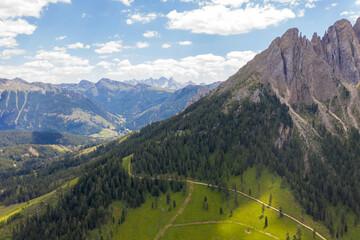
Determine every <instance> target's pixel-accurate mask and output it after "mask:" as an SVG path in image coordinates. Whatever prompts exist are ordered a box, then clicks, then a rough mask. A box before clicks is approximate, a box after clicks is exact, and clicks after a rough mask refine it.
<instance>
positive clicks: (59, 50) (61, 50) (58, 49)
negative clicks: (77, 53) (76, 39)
mask: <svg viewBox="0 0 360 240" xmlns="http://www.w3.org/2000/svg"><path fill="white" fill-rule="evenodd" d="M54 51H58V52H66V48H64V47H54Z"/></svg>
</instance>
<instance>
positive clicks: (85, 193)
mask: <svg viewBox="0 0 360 240" xmlns="http://www.w3.org/2000/svg"><path fill="white" fill-rule="evenodd" d="M359 24H360V21H358V23H357V24H356V25H355V26H354V27H352V26H351V24H350V23H349V22H347V21H346V20H341V21H339V22H336V23H335V25H334V26H332V27H330V28H329V31H328V33H326V34H325V36H324V38H323V39H322V40H319V39H318V38H316V37H315V38H313V40H312V41H309V40H307V39H306V38H305V37H302V36H299V34H298V30H296V29H291V30H289V31H287V32H286V33H285V34H284V35H283V36H282V37H281V38H277V39H275V40H274V41H273V43H272V44H271V45H270V47H269V49H267V50H265V51H264V52H262V53H260V54H258V55H257V56H256V57H255V58H254V60H252V61H251V62H249V63H248V64H247V65H246V66H244V67H243V68H241V69H240V70H239V71H238V72H237V73H236V74H235V75H233V76H232V77H230V78H229V80H227V81H226V82H224V83H222V84H221V85H220V86H219V87H218V88H217V89H216V90H215V91H214V92H212V93H211V94H210V95H208V96H207V97H204V98H202V99H201V100H199V101H198V102H196V103H194V104H192V105H191V106H190V107H188V108H187V109H185V110H184V111H183V112H181V113H180V114H178V115H176V116H173V117H171V118H169V119H167V120H164V121H161V122H156V123H153V124H150V125H148V126H147V127H145V128H143V129H141V130H140V131H139V132H135V133H133V134H132V135H131V136H129V137H128V138H127V139H126V140H124V141H122V142H121V143H119V142H115V141H114V142H112V143H111V144H108V145H105V146H104V147H103V148H105V149H106V150H104V149H103V150H102V151H99V152H98V155H94V156H93V157H94V160H93V161H92V162H91V164H89V165H86V167H84V173H83V174H81V176H80V178H79V180H78V183H77V184H76V185H75V187H74V188H73V189H72V190H71V191H69V192H68V193H66V194H65V195H64V196H63V197H62V198H61V199H60V200H59V201H58V202H57V204H56V205H55V206H52V207H50V206H49V207H48V208H47V209H46V211H45V213H44V214H41V215H35V216H33V217H31V218H30V219H29V220H28V221H27V222H26V223H25V222H23V225H22V226H21V227H19V228H18V229H15V230H14V232H13V236H14V238H15V239H35V238H36V239H48V238H56V237H58V238H59V239H83V238H87V237H88V236H89V234H90V233H91V232H92V231H95V229H96V228H98V229H100V230H98V231H97V232H98V233H99V234H101V231H102V230H101V227H99V226H101V225H103V224H105V223H107V222H108V223H109V222H111V221H112V222H113V223H114V222H115V218H112V215H111V214H112V211H111V210H112V205H111V204H112V203H114V202H117V201H120V202H121V203H122V204H124V205H125V207H123V209H126V206H127V207H128V208H136V207H140V206H141V204H142V203H144V201H145V200H146V199H147V197H146V196H149V195H150V194H151V195H152V196H153V197H159V196H161V194H162V193H166V192H167V191H168V189H169V188H171V189H172V190H173V191H174V192H176V191H180V190H181V189H183V188H184V186H185V184H184V178H187V179H194V180H197V181H202V182H204V183H205V184H206V183H208V184H209V187H210V186H213V185H216V186H218V190H219V192H223V194H224V199H227V198H228V194H229V193H228V191H227V189H228V188H229V187H230V186H229V184H231V182H229V181H230V179H236V180H239V182H241V184H244V182H243V176H244V175H245V174H246V173H247V171H248V170H249V169H250V168H255V169H256V170H255V171H256V173H255V175H256V180H255V181H257V180H258V179H261V174H262V173H263V170H264V169H268V170H269V171H270V172H271V173H272V174H273V175H274V176H276V177H277V178H281V179H282V181H283V185H284V188H285V187H288V188H287V189H286V192H288V193H289V192H291V196H293V199H292V201H294V202H295V204H300V205H299V207H298V208H301V209H303V211H304V213H302V214H301V215H302V218H304V214H308V215H310V216H312V218H313V220H315V221H318V222H319V223H321V224H323V225H325V226H326V228H327V234H328V235H329V236H331V237H333V238H341V239H351V238H353V236H358V234H359V232H360V231H359V216H360V186H359V182H360V161H359V160H360V150H359V147H358V146H359V145H360V134H359V132H358V130H357V117H356V111H357V110H356V106H357V104H360V102H358V100H357V99H358V95H357V91H358V90H357V88H356V85H357V83H358V82H357V81H358V80H357V79H358V78H357V76H358V72H357V71H358V70H357V68H356V66H357V54H358V50H356V49H358V48H359V46H360V44H359V40H358V38H357V34H355V33H356V29H358V27H357V26H358V25H359ZM314 39H315V40H314ZM316 39H318V40H319V41H320V43H321V44H320V43H319V41H317V40H316ZM316 43H319V44H320V45H319V44H316ZM349 44H350V45H349ZM346 46H349V47H350V49H348V48H346ZM321 49H322V50H321ZM351 49H352V50H351ZM349 54H350V55H349ZM334 59H339V60H340V59H341V61H337V60H336V61H335V60H334ZM354 66H355V68H354ZM354 109H355V110H354ZM337 114H338V115H337ZM126 161H127V162H126ZM124 163H125V164H124ZM124 166H125V167H126V168H129V167H130V172H131V174H133V176H132V175H130V174H129V172H128V171H125V168H124ZM235 182H236V181H235ZM247 184H249V183H247ZM251 184H252V185H255V186H256V185H257V186H258V190H257V192H260V191H261V189H260V183H259V182H258V183H255V182H254V183H251ZM175 186H176V187H175ZM242 187H243V186H239V188H240V189H241V188H242ZM235 189H236V186H235ZM268 190H269V189H268ZM5 193H6V191H5ZM289 194H290V193H289ZM249 195H251V189H250V190H249ZM271 196H272V195H270V199H269V202H270V204H271ZM287 196H288V195H287ZM155 199H157V198H155ZM235 199H236V198H235ZM224 201H225V200H224ZM206 206H207V198H206V196H205V199H204V200H203V208H205V209H206ZM217 207H218V206H217ZM170 210H171V209H169V211H170ZM123 211H125V210H123ZM220 212H221V210H220ZM231 214H232V211H231ZM125 215H126V214H125V213H124V218H121V219H120V220H121V221H120V222H119V224H122V223H123V221H122V220H125V219H126V217H125ZM263 217H264V216H263ZM280 217H281V216H280ZM280 217H279V218H280ZM265 219H266V223H265V226H264V229H265V228H266V227H267V218H265ZM125 221H126V220H125ZM350 221H351V222H350ZM314 228H315V226H314ZM349 232H351V233H352V234H354V235H349V234H350V233H349ZM101 236H102V235H101ZM288 236H289V234H288ZM297 236H298V237H299V238H301V230H300V234H298V235H297ZM297 236H295V238H296V237H297ZM285 237H286V235H285V232H284V233H283V235H281V236H280V235H279V236H277V238H285ZM315 237H316V234H314V238H315ZM275 239H276V238H275ZM296 239H297V238H296Z"/></svg>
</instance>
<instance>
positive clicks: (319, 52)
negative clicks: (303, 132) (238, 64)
mask: <svg viewBox="0 0 360 240" xmlns="http://www.w3.org/2000/svg"><path fill="white" fill-rule="evenodd" d="M359 36H360V19H358V20H357V21H356V23H355V24H354V26H352V25H351V23H350V22H349V21H348V20H339V21H337V22H335V23H334V25H333V26H331V27H329V28H328V30H327V31H326V32H325V34H324V35H323V37H320V36H318V34H316V33H315V34H314V35H313V36H312V38H311V40H309V39H307V38H306V37H305V36H303V35H302V34H301V33H300V32H299V30H298V29H296V28H292V29H289V30H287V31H286V32H285V33H284V34H283V35H282V36H281V37H278V38H276V39H274V40H273V41H272V43H271V44H270V46H269V48H268V49H266V50H265V51H263V52H261V53H259V54H258V55H256V56H255V58H254V59H253V60H251V61H250V62H248V63H247V64H246V65H245V66H244V67H242V68H241V69H240V70H239V71H238V72H237V73H236V74H234V75H233V76H231V77H230V78H229V80H228V81H226V82H224V83H222V84H221V85H220V87H219V88H218V89H217V90H216V91H215V92H214V93H213V94H217V93H222V92H225V91H228V90H229V91H230V92H232V94H233V95H232V96H233V99H234V100H241V99H243V98H245V97H250V96H252V95H253V94H254V92H252V91H253V90H254V88H251V87H249V86H252V85H253V84H254V83H255V84H256V83H259V82H260V83H262V84H263V85H264V86H266V87H267V88H269V89H270V90H271V91H272V92H273V93H275V94H276V95H277V96H278V97H279V99H280V100H281V101H282V102H283V103H285V104H287V105H288V106H289V107H290V108H291V109H292V110H294V111H292V113H293V115H292V116H293V117H294V119H295V120H296V119H297V120H298V122H305V120H304V121H303V119H301V118H299V114H295V113H296V112H297V113H300V111H301V110H300V109H302V104H305V105H313V104H316V105H318V111H317V112H316V113H315V115H316V116H315V117H316V118H317V119H318V122H319V123H320V122H321V123H323V124H324V125H325V126H326V127H327V128H328V129H329V130H330V131H332V132H335V131H338V130H335V129H343V130H344V131H345V132H346V131H347V130H348V129H350V127H352V126H353V127H356V128H360V127H359V126H360V94H359V91H360V88H359V87H358V86H360V43H359V41H360V40H359V39H360V38H359ZM254 99H256V98H254ZM299 119H300V120H299ZM338 132H340V131H338Z"/></svg>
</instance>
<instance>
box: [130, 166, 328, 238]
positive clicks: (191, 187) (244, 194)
mask: <svg viewBox="0 0 360 240" xmlns="http://www.w3.org/2000/svg"><path fill="white" fill-rule="evenodd" d="M130 166H131V160H130V161H129V168H128V172H129V175H130V176H133V177H135V176H134V175H132V174H131V171H130ZM140 178H141V177H140ZM169 180H171V179H169ZM186 181H187V182H188V183H190V190H189V193H188V196H187V197H186V199H185V201H184V203H183V205H182V206H181V208H180V209H179V210H178V212H177V213H176V215H175V216H174V217H173V218H172V219H171V220H170V221H169V222H168V224H166V225H165V226H164V227H163V228H162V229H161V230H160V231H159V232H158V234H157V235H156V236H155V238H154V240H158V239H159V238H160V237H161V236H162V235H163V234H164V233H165V231H166V230H167V229H168V228H169V227H171V226H177V225H173V222H174V221H175V219H176V218H177V217H178V216H179V215H180V214H182V212H183V211H184V209H185V207H186V206H187V205H188V203H189V201H190V199H191V195H192V193H193V190H194V185H201V186H208V183H204V182H197V181H192V180H186ZM212 186H213V187H215V188H217V187H218V186H216V185H212ZM228 190H229V191H232V192H236V193H238V194H241V195H243V196H244V197H247V198H249V199H251V200H253V201H255V202H258V203H260V204H261V205H264V206H266V207H267V208H269V209H271V210H273V211H276V212H280V210H279V209H277V208H274V207H273V206H271V205H269V204H267V203H265V202H263V201H261V200H259V199H257V198H254V197H252V196H250V195H248V194H246V193H244V192H241V191H239V190H234V189H232V188H228ZM283 215H284V216H285V217H287V218H290V219H291V220H293V221H294V222H296V223H297V224H299V225H300V226H302V227H304V228H306V229H308V230H310V231H312V232H313V231H315V229H313V228H312V227H310V226H308V225H306V224H304V223H302V222H301V221H299V220H298V219H296V218H294V217H293V216H291V215H289V214H287V213H285V212H283ZM316 235H317V236H318V237H319V238H321V239H322V240H327V239H326V238H325V237H324V236H322V235H321V234H320V233H318V232H316Z"/></svg>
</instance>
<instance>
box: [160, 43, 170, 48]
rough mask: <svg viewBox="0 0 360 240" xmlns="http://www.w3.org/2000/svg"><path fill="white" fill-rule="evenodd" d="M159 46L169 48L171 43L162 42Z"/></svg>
mask: <svg viewBox="0 0 360 240" xmlns="http://www.w3.org/2000/svg"><path fill="white" fill-rule="evenodd" d="M161 47H162V48H170V47H171V45H170V44H168V43H164V44H163V45H161Z"/></svg>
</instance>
